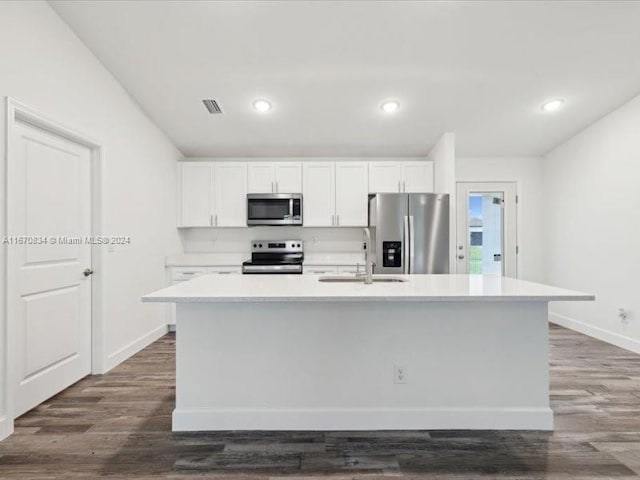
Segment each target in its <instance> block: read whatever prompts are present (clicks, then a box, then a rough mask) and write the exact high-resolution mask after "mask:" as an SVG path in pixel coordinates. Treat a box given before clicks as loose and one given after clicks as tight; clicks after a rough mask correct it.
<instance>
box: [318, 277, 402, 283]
mask: <svg viewBox="0 0 640 480" xmlns="http://www.w3.org/2000/svg"><path fill="white" fill-rule="evenodd" d="M364 280H365V278H364V277H340V276H336V277H320V278H319V279H318V281H320V282H328V283H364ZM406 281H407V279H405V278H400V277H373V283H402V282H406Z"/></svg>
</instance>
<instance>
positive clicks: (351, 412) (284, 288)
mask: <svg viewBox="0 0 640 480" xmlns="http://www.w3.org/2000/svg"><path fill="white" fill-rule="evenodd" d="M402 278H404V279H406V280H407V281H406V282H394V283H375V284H373V285H365V284H363V283H322V282H320V281H319V277H317V276H315V275H269V276H261V275H228V276H227V275H224V276H223V275H205V276H202V277H199V278H197V279H194V280H192V281H189V282H184V283H181V284H178V285H174V286H171V287H169V288H165V289H163V290H159V291H157V292H154V293H151V294H149V295H146V296H144V297H143V301H145V302H176V304H177V338H176V408H175V410H174V412H173V430H174V431H194V430H362V429H366V430H380V429H540V430H551V429H552V428H553V413H552V411H551V409H550V407H549V373H548V372H549V366H548V323H547V307H548V302H550V301H575V300H593V298H594V297H593V296H591V295H587V294H583V293H580V292H573V291H569V290H563V289H559V288H554V287H550V286H545V285H540V284H536V283H530V282H524V281H520V280H515V279H511V278H504V277H497V276H479V275H411V276H405V277H402ZM400 371H402V372H404V376H403V377H402V379H401V378H399V373H400ZM403 381H404V382H406V383H402V382H403Z"/></svg>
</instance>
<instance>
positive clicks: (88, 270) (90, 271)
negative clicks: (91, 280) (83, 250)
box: [82, 268, 93, 277]
mask: <svg viewBox="0 0 640 480" xmlns="http://www.w3.org/2000/svg"><path fill="white" fill-rule="evenodd" d="M92 273H93V270H91V269H90V268H85V269H84V272H82V274H83V275H84V276H85V277H88V276H89V275H91V274H92Z"/></svg>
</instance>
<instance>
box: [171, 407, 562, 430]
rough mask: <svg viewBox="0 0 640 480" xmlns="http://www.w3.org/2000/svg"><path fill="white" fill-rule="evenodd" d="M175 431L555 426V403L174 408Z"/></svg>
mask: <svg viewBox="0 0 640 480" xmlns="http://www.w3.org/2000/svg"><path fill="white" fill-rule="evenodd" d="M172 429H173V431H215V430H553V412H552V410H551V408H544V407H543V408H416V409H399V408H344V409H343V408H336V409H227V408H223V409H191V410H189V409H177V408H176V409H175V410H174V411H173V426H172Z"/></svg>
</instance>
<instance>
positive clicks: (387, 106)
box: [380, 100, 400, 113]
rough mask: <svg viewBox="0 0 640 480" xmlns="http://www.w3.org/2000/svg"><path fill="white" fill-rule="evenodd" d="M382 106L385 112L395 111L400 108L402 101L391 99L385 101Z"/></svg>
mask: <svg viewBox="0 0 640 480" xmlns="http://www.w3.org/2000/svg"><path fill="white" fill-rule="evenodd" d="M380 108H382V111H383V112H384V113H393V112H395V111H396V110H398V109H399V108H400V103H398V102H396V101H395V100H389V101H387V102H384V103H383V104H382V106H381V107H380Z"/></svg>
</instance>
